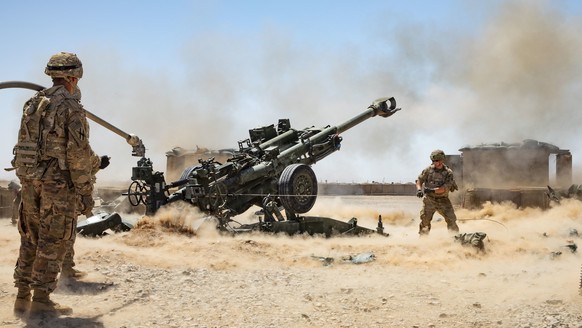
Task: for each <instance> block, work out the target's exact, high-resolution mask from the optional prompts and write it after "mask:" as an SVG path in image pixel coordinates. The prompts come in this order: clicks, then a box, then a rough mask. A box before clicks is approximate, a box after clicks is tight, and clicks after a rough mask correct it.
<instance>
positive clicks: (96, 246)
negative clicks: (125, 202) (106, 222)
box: [0, 197, 582, 327]
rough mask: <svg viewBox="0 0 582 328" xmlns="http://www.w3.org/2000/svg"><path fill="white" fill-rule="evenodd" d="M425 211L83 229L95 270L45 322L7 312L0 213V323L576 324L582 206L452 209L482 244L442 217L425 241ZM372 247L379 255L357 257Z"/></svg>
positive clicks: (361, 203)
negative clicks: (267, 225) (464, 241)
mask: <svg viewBox="0 0 582 328" xmlns="http://www.w3.org/2000/svg"><path fill="white" fill-rule="evenodd" d="M420 206H421V201H420V200H419V199H417V198H415V197H341V198H336V197H319V199H318V202H317V204H316V206H315V208H314V209H313V210H312V212H311V213H310V214H312V215H316V214H317V215H322V216H333V217H335V218H338V219H343V220H346V221H347V220H348V219H349V218H351V217H354V216H355V217H358V218H359V222H360V224H361V225H364V226H367V227H370V228H375V225H376V223H375V219H376V218H377V216H378V214H382V217H383V219H384V223H385V228H386V231H387V232H388V233H390V236H389V237H382V236H379V235H371V236H366V237H338V238H329V239H325V238H323V237H310V236H294V237H288V236H273V235H261V234H245V235H238V236H234V237H232V236H224V235H220V234H218V233H217V232H216V231H214V230H213V229H212V228H211V227H207V226H203V227H202V228H201V229H200V230H199V231H198V233H197V234H196V235H192V234H188V233H184V232H177V230H176V229H167V228H164V227H162V225H161V224H159V223H157V222H158V221H168V220H169V221H173V222H175V223H176V224H178V225H179V224H183V225H186V226H188V225H190V224H191V220H192V218H194V217H196V214H195V213H182V214H177V213H176V212H173V211H168V212H166V213H161V214H160V215H159V216H158V217H156V218H154V219H153V220H152V221H150V224H147V225H144V226H143V227H141V228H136V229H133V230H132V231H129V232H124V233H116V234H113V233H112V234H110V235H107V236H105V237H103V238H96V239H92V238H83V237H79V238H78V239H77V244H76V251H77V257H76V259H77V263H78V265H77V266H78V268H79V269H82V270H84V271H87V272H89V275H88V276H87V277H85V278H84V279H82V280H80V281H77V282H68V283H65V282H62V283H60V285H59V288H58V289H57V291H55V293H54V295H53V299H54V300H56V301H57V302H59V303H62V304H66V305H70V306H72V307H73V309H74V314H73V315H71V316H63V317H60V318H57V319H51V320H48V319H45V320H38V319H37V320H31V319H29V320H21V319H18V318H16V317H14V316H13V314H12V304H13V301H14V298H15V292H16V289H15V288H14V287H13V285H12V271H13V268H14V263H15V261H16V258H17V249H18V246H19V239H18V233H17V231H16V228H15V227H13V226H12V225H11V224H10V221H9V219H0V245H1V247H2V249H3V250H4V251H3V252H2V253H1V254H0V300H1V302H0V325H1V326H2V327H582V295H580V289H579V285H580V283H581V281H580V280H581V274H582V272H581V270H582V258H581V256H580V252H572V251H571V248H570V247H566V245H571V244H581V236H582V202H578V201H567V202H562V204H561V205H559V206H556V207H554V208H552V209H551V210H548V211H541V210H537V209H527V210H518V209H515V208H513V207H512V206H508V205H491V204H487V205H486V206H485V208H483V209H482V210H478V211H467V210H463V209H458V210H457V215H458V217H459V219H460V223H459V226H460V228H461V232H478V231H479V232H485V233H487V235H488V237H487V239H486V240H485V249H486V252H485V253H481V252H479V251H478V250H476V249H475V248H472V247H464V246H462V245H460V244H459V243H456V242H455V241H454V238H453V237H452V236H451V235H449V234H448V233H447V232H446V225H445V223H444V221H443V220H442V219H441V218H440V217H439V216H438V215H437V216H435V220H434V224H433V231H432V233H431V235H430V236H428V237H424V238H419V236H418V235H417V229H418V228H417V226H418V217H417V216H418V211H419V209H420ZM243 219H250V218H248V217H247V218H244V217H243ZM574 229H575V230H576V231H578V232H580V234H581V235H580V236H578V235H577V234H576V231H575V230H574ZM580 251H581V252H582V250H580ZM368 252H371V253H373V254H374V255H375V260H374V261H371V262H368V263H362V264H354V263H353V262H351V261H349V257H350V256H355V255H358V254H363V253H368ZM558 254H559V255H558ZM326 258H327V259H328V260H327V261H325V260H324V259H326Z"/></svg>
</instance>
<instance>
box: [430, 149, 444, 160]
mask: <svg viewBox="0 0 582 328" xmlns="http://www.w3.org/2000/svg"><path fill="white" fill-rule="evenodd" d="M430 160H431V161H444V160H445V152H444V151H442V150H440V149H437V150H433V151H432V153H430Z"/></svg>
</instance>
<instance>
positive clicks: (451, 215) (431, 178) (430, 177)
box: [418, 164, 459, 235]
mask: <svg viewBox="0 0 582 328" xmlns="http://www.w3.org/2000/svg"><path fill="white" fill-rule="evenodd" d="M418 182H419V183H420V185H421V186H422V185H424V187H425V188H428V189H433V188H437V187H444V188H445V192H444V193H442V194H436V193H434V192H432V193H431V192H425V193H424V198H423V200H422V202H423V207H422V210H420V226H419V233H420V234H421V235H422V234H428V232H429V231H430V228H431V225H430V222H431V221H432V217H433V215H434V213H435V212H438V213H439V214H441V215H442V216H443V217H444V218H445V221H446V222H447V228H448V229H449V230H450V231H454V232H457V231H459V227H458V226H457V216H456V215H455V210H454V209H453V204H452V203H451V201H450V199H449V190H451V188H452V187H453V186H454V185H455V186H456V184H455V182H454V178H453V171H452V170H451V169H450V168H448V167H447V166H446V165H444V164H443V167H442V168H441V169H437V168H436V167H435V166H434V165H430V166H429V167H427V168H425V169H424V170H423V171H422V173H420V175H419V176H418Z"/></svg>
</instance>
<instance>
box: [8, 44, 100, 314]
mask: <svg viewBox="0 0 582 328" xmlns="http://www.w3.org/2000/svg"><path fill="white" fill-rule="evenodd" d="M45 74H47V75H49V76H50V77H51V78H52V81H53V86H52V87H51V88H48V89H45V90H42V91H39V92H38V93H37V94H36V95H35V96H34V97H32V98H31V99H30V100H28V101H27V102H26V103H25V104H24V109H23V114H22V120H21V124H20V130H19V133H18V142H17V144H16V146H15V147H14V155H15V156H14V159H13V161H12V165H13V167H14V168H15V169H16V175H17V176H18V178H19V179H20V184H21V185H22V209H21V213H20V220H19V222H18V230H19V232H20V236H21V237H20V251H19V256H18V261H17V263H16V268H15V270H14V284H15V286H16V287H17V288H18V293H17V295H16V301H15V303H14V313H15V314H16V315H23V314H25V313H26V311H27V310H28V309H30V313H31V314H32V315H36V314H48V315H61V314H70V313H72V309H71V308H70V307H66V306H62V305H59V304H57V303H55V302H53V301H52V300H51V299H50V297H49V296H50V294H51V293H52V292H53V291H54V289H55V288H56V285H57V276H58V274H59V271H60V269H61V265H62V261H63V256H64V251H63V248H64V247H65V242H66V241H67V240H70V239H71V238H72V237H73V235H74V234H75V232H76V225H77V214H76V212H77V205H76V204H77V202H76V198H77V197H81V199H82V201H81V206H82V208H80V209H79V211H80V212H81V213H84V214H85V213H90V211H91V210H92V208H93V197H92V195H91V193H92V191H93V184H92V181H91V168H92V165H93V163H95V162H96V161H101V159H100V158H99V157H98V156H97V155H95V153H94V152H93V150H92V149H91V146H90V145H89V125H88V123H87V118H86V113H85V110H84V109H83V106H82V105H81V103H80V101H79V99H78V97H75V96H74V94H75V90H76V89H77V83H78V81H79V79H80V78H81V77H82V76H83V67H82V63H81V61H80V60H79V58H77V56H76V55H75V54H72V53H66V52H61V53H58V54H55V55H53V56H52V57H51V58H50V60H49V61H48V64H47V66H46V68H45ZM32 293H33V294H32Z"/></svg>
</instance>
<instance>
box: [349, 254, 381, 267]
mask: <svg viewBox="0 0 582 328" xmlns="http://www.w3.org/2000/svg"><path fill="white" fill-rule="evenodd" d="M375 259H376V255H374V253H372V252H367V253H361V254H358V255H355V256H351V255H350V256H348V257H347V259H346V260H347V261H349V262H352V263H354V264H362V263H368V262H372V261H374V260H375Z"/></svg>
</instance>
